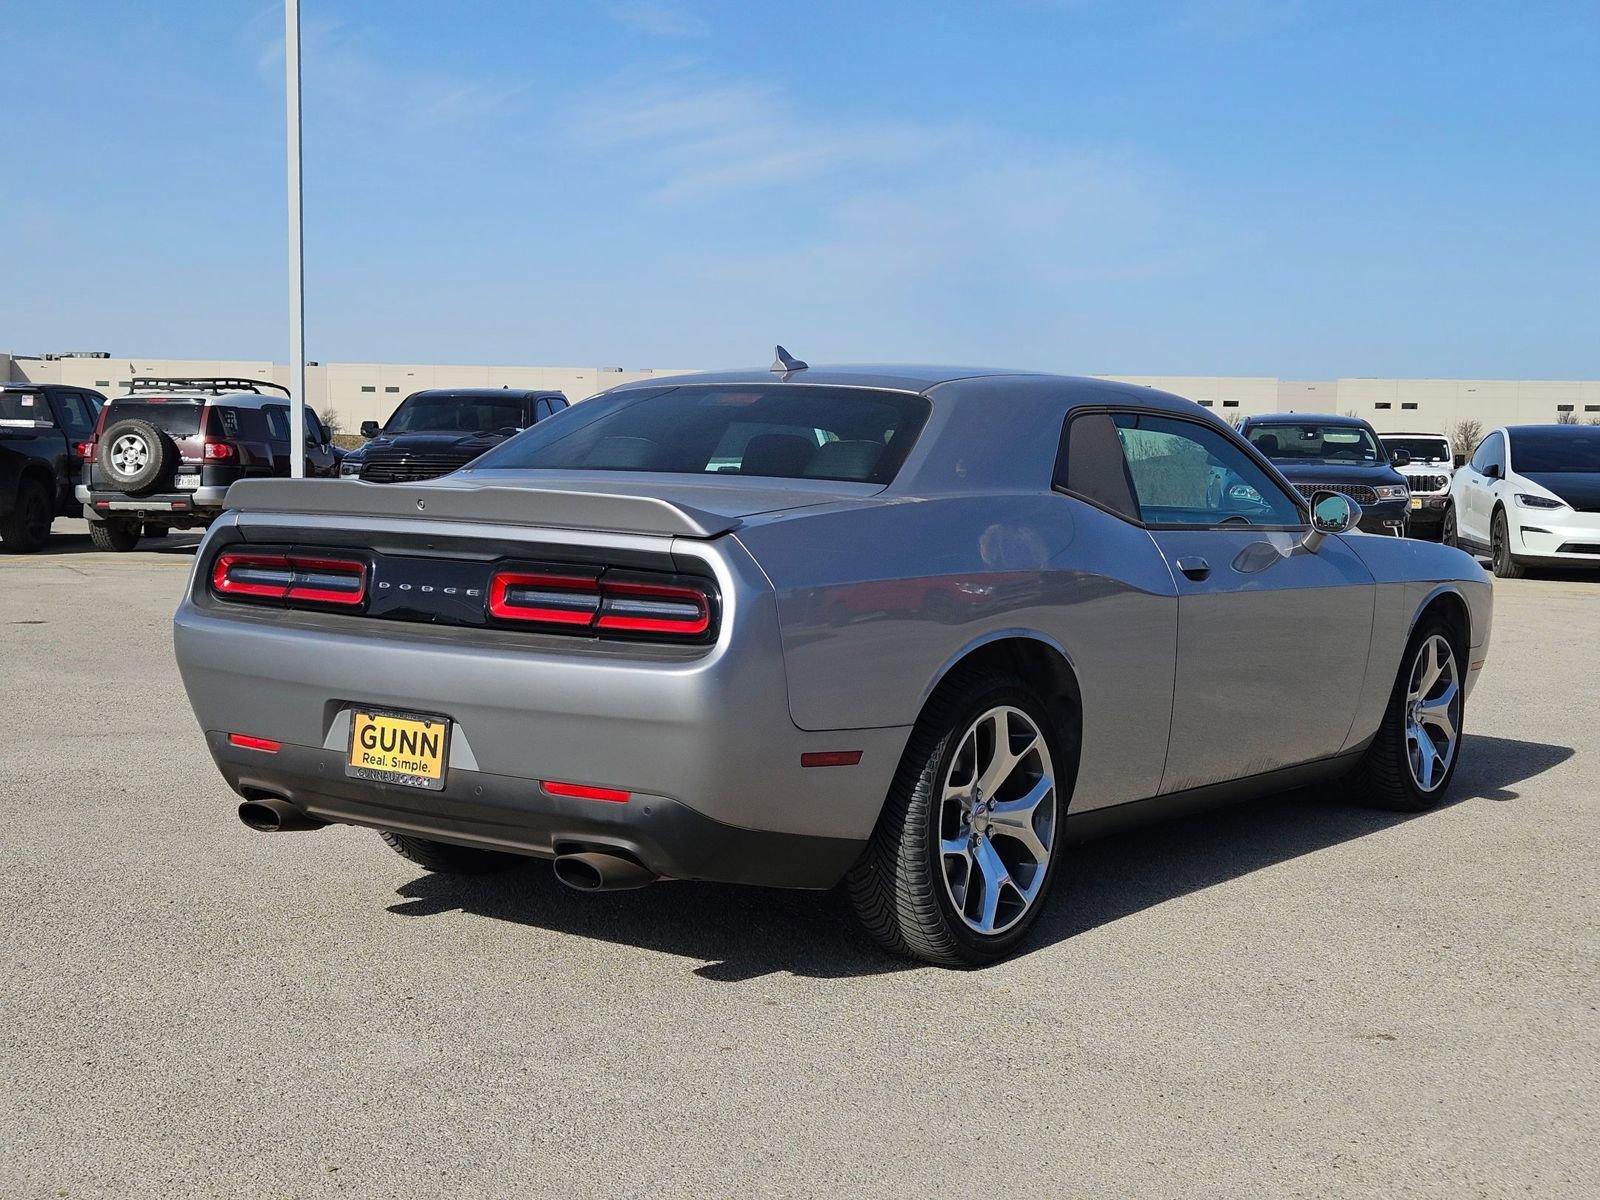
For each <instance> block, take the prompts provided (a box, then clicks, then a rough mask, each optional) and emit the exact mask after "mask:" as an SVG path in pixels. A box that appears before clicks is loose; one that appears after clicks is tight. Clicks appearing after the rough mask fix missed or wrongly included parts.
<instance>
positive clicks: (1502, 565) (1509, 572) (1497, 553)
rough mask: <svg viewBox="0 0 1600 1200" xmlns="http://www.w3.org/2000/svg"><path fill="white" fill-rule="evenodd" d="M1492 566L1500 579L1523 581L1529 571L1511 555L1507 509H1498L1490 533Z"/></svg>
mask: <svg viewBox="0 0 1600 1200" xmlns="http://www.w3.org/2000/svg"><path fill="white" fill-rule="evenodd" d="M1489 550H1490V555H1489V557H1490V565H1491V566H1492V567H1493V568H1494V573H1495V576H1496V577H1497V578H1500V579H1521V578H1522V577H1523V576H1524V575H1526V574H1527V573H1528V569H1527V568H1526V567H1524V566H1523V565H1522V564H1521V563H1519V562H1518V561H1517V559H1516V556H1515V555H1514V554H1512V553H1511V529H1510V523H1509V522H1508V521H1507V520H1506V511H1505V509H1503V508H1501V509H1496V510H1495V514H1494V523H1493V526H1492V527H1491V529H1490V531H1489Z"/></svg>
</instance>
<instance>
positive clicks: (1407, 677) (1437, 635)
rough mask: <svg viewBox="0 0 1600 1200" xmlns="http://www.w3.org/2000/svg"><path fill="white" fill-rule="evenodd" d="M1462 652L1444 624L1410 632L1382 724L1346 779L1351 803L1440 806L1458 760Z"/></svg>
mask: <svg viewBox="0 0 1600 1200" xmlns="http://www.w3.org/2000/svg"><path fill="white" fill-rule="evenodd" d="M1464 655H1465V648H1464V647H1458V646H1457V645H1456V643H1455V641H1453V640H1452V637H1451V631H1450V629H1449V627H1448V626H1447V625H1445V623H1444V622H1443V621H1440V620H1437V619H1429V620H1427V621H1424V622H1423V623H1422V625H1421V626H1419V627H1418V629H1417V631H1416V633H1414V634H1412V636H1411V641H1410V642H1409V643H1408V644H1407V646H1406V652H1405V655H1404V657H1403V658H1402V659H1401V665H1400V673H1399V675H1398V676H1397V677H1396V678H1395V682H1394V690H1393V691H1392V692H1391V693H1390V694H1389V707H1388V708H1387V709H1385V710H1384V714H1383V723H1382V724H1381V725H1380V726H1378V733H1377V736H1376V737H1374V738H1373V739H1372V745H1370V746H1368V747H1367V752H1366V753H1365V754H1364V755H1362V758H1361V762H1360V763H1359V764H1358V765H1357V767H1356V769H1355V773H1354V775H1353V776H1352V780H1351V782H1352V783H1353V784H1354V786H1355V790H1356V799H1358V800H1359V801H1361V802H1363V803H1366V804H1370V805H1372V806H1373V807H1375V808H1388V809H1393V810H1395V811H1397V812H1424V811H1426V810H1427V809H1430V808H1432V807H1433V806H1434V805H1435V804H1437V803H1438V802H1439V798H1440V797H1441V796H1443V795H1444V793H1445V790H1446V789H1447V788H1448V787H1449V786H1450V781H1451V779H1453V778H1454V777H1455V773H1456V766H1457V765H1458V764H1459V763H1460V761H1461V721H1462V715H1463V709H1464V706H1465V703H1466V693H1465V692H1464V690H1463V687H1462V685H1463V681H1464V678H1465V670H1464Z"/></svg>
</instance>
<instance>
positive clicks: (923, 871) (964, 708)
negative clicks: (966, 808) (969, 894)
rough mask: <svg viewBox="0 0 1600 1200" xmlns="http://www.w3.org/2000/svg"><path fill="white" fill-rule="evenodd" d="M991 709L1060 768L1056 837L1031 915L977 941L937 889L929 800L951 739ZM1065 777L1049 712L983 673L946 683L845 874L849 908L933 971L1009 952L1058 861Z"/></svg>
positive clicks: (1038, 908) (885, 943)
mask: <svg viewBox="0 0 1600 1200" xmlns="http://www.w3.org/2000/svg"><path fill="white" fill-rule="evenodd" d="M999 705H1010V706H1012V707H1015V708H1017V709H1020V710H1022V711H1023V712H1024V713H1026V714H1027V716H1028V717H1029V719H1030V720H1032V721H1033V723H1034V724H1035V725H1037V726H1038V728H1039V729H1040V730H1041V731H1042V732H1043V734H1044V737H1045V741H1046V745H1047V747H1048V748H1049V751H1050V757H1051V761H1052V763H1053V764H1059V766H1057V767H1056V770H1055V777H1056V781H1057V788H1058V790H1057V794H1056V817H1055V819H1056V835H1055V836H1054V837H1053V839H1052V842H1051V847H1050V861H1049V863H1048V865H1047V867H1046V875H1045V879H1044V884H1043V886H1042V888H1041V889H1040V891H1039V893H1038V895H1037V896H1036V898H1035V899H1034V901H1033V903H1032V905H1031V907H1029V908H1028V909H1027V911H1026V912H1025V913H1024V914H1023V916H1022V919H1021V920H1020V921H1018V922H1017V923H1016V924H1015V925H1013V926H1012V927H1011V928H1009V929H1007V930H1005V931H1003V932H1001V933H998V934H992V935H985V934H982V933H979V932H977V931H975V930H973V929H971V928H969V927H968V926H967V924H966V922H965V921H963V920H962V918H961V916H960V914H958V913H957V912H956V909H955V906H954V904H953V903H952V902H951V899H950V896H949V893H948V891H947V889H946V887H945V883H944V880H943V878H942V874H941V872H942V870H943V867H942V865H941V863H940V860H939V856H938V845H937V843H938V837H939V830H938V813H937V808H936V806H935V804H934V799H933V798H934V796H935V795H936V794H937V793H938V791H939V790H940V781H942V780H943V779H945V777H946V776H947V774H948V773H949V770H950V763H951V759H952V756H953V755H955V754H956V752H957V750H958V749H959V747H958V746H957V745H956V742H957V740H958V739H959V738H961V736H962V735H963V734H964V733H965V732H966V731H967V730H968V728H970V726H971V725H972V723H973V722H974V721H976V720H977V719H978V718H979V717H980V716H981V715H982V714H984V713H985V712H987V711H988V710H989V709H990V708H993V707H996V706H999ZM1071 777H1072V771H1071V770H1070V763H1069V759H1068V757H1067V756H1066V754H1065V753H1063V747H1062V745H1061V735H1060V732H1059V731H1058V730H1057V729H1056V728H1055V724H1054V722H1053V721H1052V719H1051V716H1050V711H1049V709H1048V707H1047V706H1046V705H1045V704H1044V702H1043V701H1042V700H1041V699H1040V698H1039V696H1038V695H1037V694H1035V693H1034V691H1033V690H1032V689H1031V688H1029V687H1028V686H1027V685H1026V684H1024V683H1023V682H1022V681H1021V680H1019V679H1017V678H1015V677H1013V676H1010V675H1006V674H1001V673H998V672H995V671H990V670H981V671H974V672H969V673H961V674H960V675H959V676H958V677H954V678H952V679H950V680H947V681H946V682H945V683H944V684H942V685H941V686H940V687H939V689H938V690H937V691H936V692H935V693H934V695H933V696H932V698H931V699H929V701H928V704H927V706H926V707H925V708H924V709H923V712H922V715H921V716H920V717H919V718H918V719H917V723H916V726H915V727H914V728H913V729H912V732H911V739H910V741H909V742H908V743H907V746H906V750H905V753H904V754H903V755H902V756H901V759H900V766H899V768H898V769H897V770H896V772H895V776H894V781H893V782H892V783H891V784H890V786H889V795H888V798H887V799H886V800H885V801H884V806H883V812H882V813H881V814H880V816H879V818H878V824H877V827H876V828H875V829H874V830H873V833H872V838H871V840H870V841H869V842H868V844H867V849H866V851H865V852H864V853H863V854H862V856H861V858H860V860H858V861H857V863H856V864H855V866H853V867H852V868H851V869H850V872H849V874H848V875H847V876H846V886H847V888H848V890H849V893H850V900H851V903H852V905H853V906H854V908H855V912H856V916H857V918H858V919H859V920H860V922H861V924H862V926H863V927H864V928H865V929H866V931H867V933H868V934H869V935H870V936H871V937H872V938H873V940H875V941H876V942H877V943H878V944H879V945H880V946H882V947H883V948H884V949H885V950H888V951H889V952H890V953H892V954H896V955H899V956H901V957H903V958H910V959H915V960H918V961H921V962H928V963H934V964H937V965H940V966H951V967H976V966H982V965H984V964H986V963H991V962H995V961H997V960H999V959H1002V958H1004V957H1006V955H1008V954H1010V953H1011V952H1012V951H1013V950H1015V949H1016V947H1017V946H1018V944H1019V943H1021V942H1022V941H1023V939H1025V938H1026V937H1027V936H1028V933H1029V931H1030V929H1031V928H1032V926H1033V924H1034V922H1035V921H1037V920H1038V918H1039V914H1040V913H1041V912H1042V911H1043V910H1044V907H1045V904H1046V903H1047V901H1048V900H1049V894H1050V888H1051V885H1052V884H1053V883H1054V881H1055V875H1056V867H1057V865H1058V864H1059V863H1060V861H1061V857H1062V853H1063V850H1062V847H1063V840H1062V837H1061V836H1060V834H1061V830H1062V829H1063V828H1064V822H1065V818H1066V810H1067V803H1068V800H1069V799H1070V797H1069V796H1066V795H1063V794H1062V792H1061V790H1060V787H1061V780H1062V779H1063V778H1066V779H1070V778H1071Z"/></svg>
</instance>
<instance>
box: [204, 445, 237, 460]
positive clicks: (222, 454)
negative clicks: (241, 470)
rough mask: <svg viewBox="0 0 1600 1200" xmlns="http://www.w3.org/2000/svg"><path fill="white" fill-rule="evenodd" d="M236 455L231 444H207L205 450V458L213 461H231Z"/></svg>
mask: <svg viewBox="0 0 1600 1200" xmlns="http://www.w3.org/2000/svg"><path fill="white" fill-rule="evenodd" d="M236 453H237V452H236V451H235V450H234V448H233V445H232V443H230V442H207V443H206V446H205V450H204V454H205V457H206V458H208V459H210V460H212V461H220V460H225V459H231V458H233V457H234V455H235V454H236Z"/></svg>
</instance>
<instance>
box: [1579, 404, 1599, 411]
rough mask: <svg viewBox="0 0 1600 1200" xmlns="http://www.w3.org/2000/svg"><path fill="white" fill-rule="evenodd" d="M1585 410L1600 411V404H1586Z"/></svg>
mask: <svg viewBox="0 0 1600 1200" xmlns="http://www.w3.org/2000/svg"><path fill="white" fill-rule="evenodd" d="M1583 411H1584V412H1600V404H1585V405H1584V406H1583Z"/></svg>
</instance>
